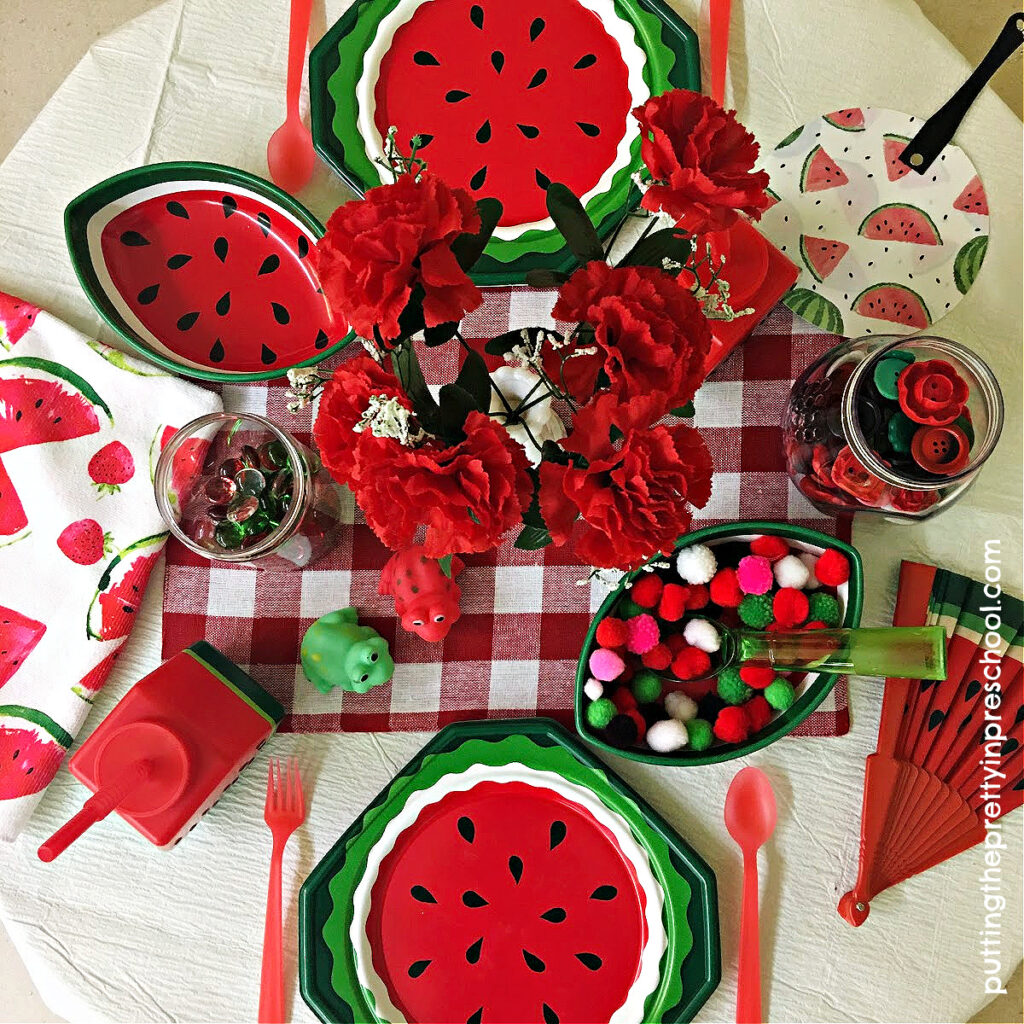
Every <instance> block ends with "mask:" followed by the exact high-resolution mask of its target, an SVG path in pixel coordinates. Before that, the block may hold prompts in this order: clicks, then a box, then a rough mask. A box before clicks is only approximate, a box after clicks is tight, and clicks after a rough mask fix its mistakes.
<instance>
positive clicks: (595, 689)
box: [583, 676, 604, 700]
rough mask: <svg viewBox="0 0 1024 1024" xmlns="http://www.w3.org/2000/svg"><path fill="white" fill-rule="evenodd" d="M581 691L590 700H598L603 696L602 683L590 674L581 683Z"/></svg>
mask: <svg viewBox="0 0 1024 1024" xmlns="http://www.w3.org/2000/svg"><path fill="white" fill-rule="evenodd" d="M583 692H584V693H585V694H586V695H587V697H588V698H589V699H590V700H600V698H601V697H603V696H604V685H603V684H602V683H601V682H599V681H598V680H597V679H595V678H594V677H593V676H591V677H590V678H589V679H588V680H587V681H586V682H585V683H584V684H583Z"/></svg>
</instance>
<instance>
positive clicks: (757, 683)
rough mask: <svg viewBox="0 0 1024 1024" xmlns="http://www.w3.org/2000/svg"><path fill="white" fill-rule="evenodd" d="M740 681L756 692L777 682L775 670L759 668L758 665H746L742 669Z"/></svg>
mask: <svg viewBox="0 0 1024 1024" xmlns="http://www.w3.org/2000/svg"><path fill="white" fill-rule="evenodd" d="M740 679H742V680H743V682H745V683H746V684H747V686H750V687H753V689H755V690H763V689H764V688H765V687H766V686H769V685H771V683H772V682H774V680H775V669H773V668H759V667H758V666H757V665H744V666H743V668H741V669H740Z"/></svg>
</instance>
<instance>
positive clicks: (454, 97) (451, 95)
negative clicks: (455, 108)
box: [444, 89, 469, 103]
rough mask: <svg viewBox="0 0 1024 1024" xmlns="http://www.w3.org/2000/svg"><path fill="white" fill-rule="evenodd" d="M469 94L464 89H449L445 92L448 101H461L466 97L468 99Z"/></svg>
mask: <svg viewBox="0 0 1024 1024" xmlns="http://www.w3.org/2000/svg"><path fill="white" fill-rule="evenodd" d="M468 96H469V93H468V92H466V91H465V90H464V89H449V90H448V92H446V93H445V94H444V98H445V102H446V103H461V102H462V101H463V100H464V99H467V98H468Z"/></svg>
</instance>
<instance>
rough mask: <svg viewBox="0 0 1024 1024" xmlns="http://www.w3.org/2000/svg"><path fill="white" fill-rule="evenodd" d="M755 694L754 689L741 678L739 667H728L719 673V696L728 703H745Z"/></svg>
mask: <svg viewBox="0 0 1024 1024" xmlns="http://www.w3.org/2000/svg"><path fill="white" fill-rule="evenodd" d="M753 695H754V691H753V690H752V689H751V688H750V687H749V686H747V684H746V683H745V682H743V680H742V679H741V678H740V670H739V669H738V668H726V669H723V670H722V671H721V672H720V673H719V674H718V696H719V697H721V698H722V700H724V701H725V703H726V704H743V703H745V702H746V701H748V700H750V698H751V697H752V696H753Z"/></svg>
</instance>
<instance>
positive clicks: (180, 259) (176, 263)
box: [167, 252, 192, 270]
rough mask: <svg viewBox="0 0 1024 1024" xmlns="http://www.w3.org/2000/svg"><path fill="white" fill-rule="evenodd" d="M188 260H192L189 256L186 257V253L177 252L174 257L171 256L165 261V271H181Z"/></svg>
mask: <svg viewBox="0 0 1024 1024" xmlns="http://www.w3.org/2000/svg"><path fill="white" fill-rule="evenodd" d="M190 259H192V257H191V256H189V255H187V254H186V253H183V252H179V253H178V254H177V255H176V256H172V257H171V258H170V259H169V260H168V261H167V269H168V270H181V268H182V267H183V266H185V264H186V263H188V261H189V260H190Z"/></svg>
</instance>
